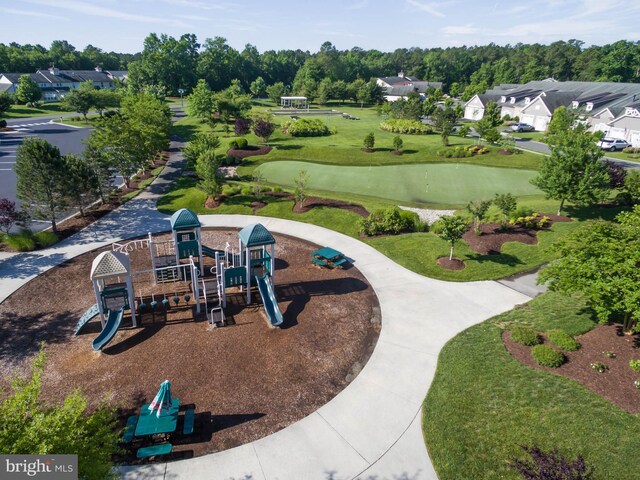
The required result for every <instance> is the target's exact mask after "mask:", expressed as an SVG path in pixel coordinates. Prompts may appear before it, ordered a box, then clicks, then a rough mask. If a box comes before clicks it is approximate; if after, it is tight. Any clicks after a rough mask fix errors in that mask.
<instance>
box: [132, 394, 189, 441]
mask: <svg viewBox="0 0 640 480" xmlns="http://www.w3.org/2000/svg"><path fill="white" fill-rule="evenodd" d="M149 405H150V404H149V403H147V404H145V405H143V406H142V409H141V410H140V416H139V417H138V424H137V425H136V431H135V436H136V437H143V436H146V435H158V434H162V433H172V432H175V431H176V427H177V425H178V411H179V410H180V400H179V399H177V398H172V399H171V408H170V409H169V411H167V412H166V413H164V412H163V413H162V414H160V416H159V417H158V416H157V412H156V411H153V412H152V411H151V410H149Z"/></svg>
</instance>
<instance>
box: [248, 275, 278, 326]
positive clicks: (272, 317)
mask: <svg viewBox="0 0 640 480" xmlns="http://www.w3.org/2000/svg"><path fill="white" fill-rule="evenodd" d="M255 279H256V284H257V285H258V290H259V291H260V296H261V297H262V303H263V305H264V311H265V313H266V314H267V318H268V319H269V323H271V325H272V326H274V327H277V326H280V325H282V322H283V318H282V312H280V308H278V301H277V300H276V296H275V294H274V293H273V287H272V286H271V282H270V281H269V275H268V274H267V275H263V276H262V277H258V276H256V277H255Z"/></svg>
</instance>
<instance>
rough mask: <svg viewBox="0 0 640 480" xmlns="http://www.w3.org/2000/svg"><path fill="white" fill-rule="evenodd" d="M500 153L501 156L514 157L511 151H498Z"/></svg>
mask: <svg viewBox="0 0 640 480" xmlns="http://www.w3.org/2000/svg"><path fill="white" fill-rule="evenodd" d="M498 153H499V154H500V155H513V152H512V151H511V150H498Z"/></svg>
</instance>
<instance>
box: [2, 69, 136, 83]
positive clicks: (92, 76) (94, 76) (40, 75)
mask: <svg viewBox="0 0 640 480" xmlns="http://www.w3.org/2000/svg"><path fill="white" fill-rule="evenodd" d="M55 72H56V75H54V74H53V73H51V71H49V70H47V69H42V70H38V71H36V73H29V74H27V75H29V76H30V77H31V80H33V81H34V82H36V83H82V82H86V81H87V80H88V81H91V82H107V83H108V82H112V81H113V78H112V77H111V76H110V75H109V74H108V73H107V72H98V71H96V70H56V71H55ZM119 73H122V72H119ZM124 73H125V74H126V72H124ZM22 75H25V74H24V73H5V74H4V76H5V77H6V78H7V79H8V80H9V81H10V82H11V83H18V80H19V79H20V77H21V76H22Z"/></svg>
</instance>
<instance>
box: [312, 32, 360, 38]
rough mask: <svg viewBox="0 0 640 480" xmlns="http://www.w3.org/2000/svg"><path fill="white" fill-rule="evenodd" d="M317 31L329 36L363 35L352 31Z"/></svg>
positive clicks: (351, 36)
mask: <svg viewBox="0 0 640 480" xmlns="http://www.w3.org/2000/svg"><path fill="white" fill-rule="evenodd" d="M318 33H321V34H322V35H327V36H329V37H347V38H362V37H363V35H360V34H358V33H353V32H340V31H337V30H319V31H318Z"/></svg>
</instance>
